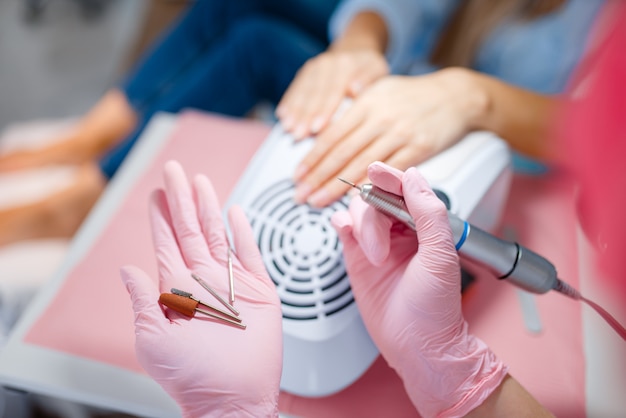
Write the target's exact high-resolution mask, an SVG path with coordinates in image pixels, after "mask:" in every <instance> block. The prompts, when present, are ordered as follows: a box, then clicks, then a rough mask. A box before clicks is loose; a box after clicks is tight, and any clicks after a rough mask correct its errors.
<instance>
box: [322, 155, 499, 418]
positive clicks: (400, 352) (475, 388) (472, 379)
mask: <svg viewBox="0 0 626 418" xmlns="http://www.w3.org/2000/svg"><path fill="white" fill-rule="evenodd" d="M368 175H369V178H370V180H371V181H372V183H373V184H374V185H375V186H377V187H379V188H381V189H384V190H386V191H388V192H391V193H394V194H397V195H401V196H402V195H404V199H405V202H406V205H407V208H408V211H409V212H410V214H411V215H412V217H413V219H414V222H415V227H416V231H413V230H411V229H410V228H408V227H407V226H406V225H405V224H403V223H401V222H399V221H397V220H394V219H392V218H391V217H389V216H387V215H385V214H383V213H382V212H379V211H377V210H375V209H374V208H373V207H371V206H369V205H367V204H366V203H364V202H363V201H362V200H361V198H360V197H358V196H356V197H354V198H353V199H352V202H351V203H350V210H349V212H345V211H344V212H337V213H335V214H334V215H333V218H332V223H333V225H334V226H335V228H336V229H337V231H338V233H339V236H340V238H341V241H342V242H343V245H344V255H345V261H346V265H347V270H348V275H349V277H350V280H351V285H352V291H353V292H354V297H355V300H356V302H357V305H358V307H359V311H360V312H361V315H362V317H363V321H364V323H365V326H366V327H367V330H368V332H369V333H370V335H371V336H372V339H373V340H374V342H375V343H376V345H377V346H378V348H379V350H380V352H381V354H382V355H383V357H384V358H385V360H386V361H387V362H388V363H389V365H390V366H391V367H392V368H393V369H395V370H396V372H397V373H398V374H399V376H400V377H401V378H402V380H403V382H404V386H405V388H406V390H407V393H408V394H409V397H410V398H411V401H412V402H413V404H414V405H415V407H416V408H417V409H418V411H419V412H420V413H421V414H422V415H423V416H425V417H432V416H446V417H451V416H464V415H466V414H467V413H468V412H470V411H472V410H473V409H474V408H476V407H477V406H479V405H480V404H482V403H483V402H484V401H485V399H487V398H488V397H489V396H490V394H491V393H492V392H493V391H494V390H496V389H497V388H498V387H499V386H500V385H501V383H502V382H503V380H504V379H505V377H506V376H507V367H506V366H505V365H504V364H503V363H502V362H501V361H500V360H499V359H498V358H496V356H495V355H494V353H493V352H491V350H490V349H489V347H487V346H486V345H485V344H484V343H483V342H482V341H481V340H480V339H478V338H476V337H474V336H473V335H471V334H469V332H468V327H467V323H466V322H465V319H464V318H463V314H462V311H461V288H460V286H461V278H460V267H459V259H458V255H457V252H456V250H455V247H454V243H453V240H452V232H451V230H450V224H449V221H448V215H447V211H446V208H445V206H444V204H443V203H442V202H441V201H440V200H439V199H438V198H437V196H436V195H435V194H434V193H433V191H432V190H431V188H430V186H429V185H428V184H427V182H426V181H425V179H424V178H422V177H421V175H420V174H419V173H418V172H417V170H416V169H415V168H411V169H409V170H407V171H406V173H403V172H401V171H399V170H395V169H392V168H390V167H389V166H387V165H384V164H382V163H374V164H372V165H370V167H369V170H368ZM416 232H417V239H416Z"/></svg>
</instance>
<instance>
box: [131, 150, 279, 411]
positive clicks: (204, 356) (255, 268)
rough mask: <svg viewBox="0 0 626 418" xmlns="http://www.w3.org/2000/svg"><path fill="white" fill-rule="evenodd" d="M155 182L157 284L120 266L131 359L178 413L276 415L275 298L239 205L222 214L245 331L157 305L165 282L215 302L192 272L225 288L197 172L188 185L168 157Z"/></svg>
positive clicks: (223, 240)
mask: <svg viewBox="0 0 626 418" xmlns="http://www.w3.org/2000/svg"><path fill="white" fill-rule="evenodd" d="M164 179H165V190H157V191H156V192H155V193H154V194H153V196H152V199H151V202H150V220H151V226H152V237H153V243H154V248H155V253H156V258H157V264H158V271H159V280H158V283H157V282H156V281H155V280H154V278H152V277H149V276H148V275H147V274H146V273H145V272H143V271H142V270H140V269H138V268H136V267H133V266H127V267H124V268H122V271H121V275H122V280H123V282H124V284H125V285H126V288H127V290H128V292H129V294H130V296H131V299H132V304H133V310H134V312H135V333H136V344H135V348H136V352H137V357H138V359H139V362H140V364H141V365H142V366H143V368H144V369H145V370H146V371H147V372H148V374H149V375H150V376H151V377H152V378H154V379H155V380H156V381H157V382H158V383H159V384H160V385H161V386H162V387H163V388H164V389H165V390H166V391H167V392H168V393H169V395H170V396H172V398H173V399H174V400H175V401H176V402H177V403H178V404H179V405H180V407H181V410H182V413H183V415H184V416H185V417H194V418H197V417H209V416H211V417H213V416H216V417H217V416H219V417H229V416H233V417H234V416H236V417H261V416H263V417H269V416H278V394H279V382H280V376H281V371H282V314H281V308H280V301H279V298H278V295H277V294H276V290H275V286H274V284H273V283H272V281H271V280H270V278H269V276H268V274H267V272H266V270H265V266H264V265H263V262H262V260H261V256H260V253H259V250H258V248H257V246H256V243H255V241H254V238H253V236H252V231H251V230H250V226H249V224H248V221H247V219H246V217H245V214H244V213H243V211H242V210H241V209H240V208H239V207H233V208H231V209H230V210H229V213H228V220H229V224H230V226H231V231H232V237H233V241H234V243H233V244H234V251H233V256H232V268H233V275H234V280H235V286H234V287H235V290H236V294H237V297H236V302H235V303H236V307H237V311H238V312H239V315H238V317H239V318H241V321H242V323H244V324H245V328H244V327H238V326H234V325H233V324H232V323H228V322H226V321H223V320H220V319H216V318H214V317H212V316H207V315H194V316H193V317H191V318H190V317H189V316H190V315H187V316H186V315H183V314H181V313H179V312H176V311H175V310H172V309H169V308H165V307H164V306H161V305H160V304H159V297H160V295H161V294H162V293H168V292H170V290H171V289H172V288H174V289H180V290H182V291H183V292H179V293H183V294H184V292H188V293H191V294H193V296H194V297H198V298H200V299H201V300H202V301H203V302H206V303H207V304H209V303H210V304H211V305H215V306H220V307H221V306H222V305H221V304H220V302H219V301H218V300H217V299H216V298H214V296H212V295H211V294H210V293H209V292H207V290H205V288H203V287H202V286H201V285H200V284H199V283H198V282H197V281H196V280H194V279H193V278H192V277H191V274H192V273H193V274H195V275H196V276H197V277H200V278H202V280H203V281H204V282H205V283H206V284H207V285H209V286H210V287H211V288H212V289H214V290H215V292H216V293H217V294H220V295H222V297H223V298H224V299H228V297H227V295H229V271H228V253H229V243H228V239H227V235H226V229H225V227H224V225H223V223H222V220H221V211H220V205H219V202H218V199H217V196H216V195H215V191H214V190H213V187H212V185H211V183H210V182H209V180H208V179H207V178H206V177H205V176H197V177H195V178H194V180H193V183H192V185H190V184H189V182H188V180H187V178H186V176H185V173H184V172H183V169H182V167H181V166H180V165H179V164H178V163H176V162H173V161H172V162H168V163H167V164H166V165H165V175H164ZM190 302H191V304H192V305H193V306H194V307H195V306H196V304H197V302H196V301H194V300H190ZM198 307H199V308H202V307H203V306H202V305H198ZM192 310H193V309H192Z"/></svg>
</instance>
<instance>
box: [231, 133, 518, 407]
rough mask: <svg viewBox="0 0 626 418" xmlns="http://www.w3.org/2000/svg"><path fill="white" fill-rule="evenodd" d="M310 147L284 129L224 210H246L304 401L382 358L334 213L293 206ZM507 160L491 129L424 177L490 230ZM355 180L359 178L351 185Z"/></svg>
mask: <svg viewBox="0 0 626 418" xmlns="http://www.w3.org/2000/svg"><path fill="white" fill-rule="evenodd" d="M312 145H313V140H312V139H307V140H305V141H301V142H294V140H293V138H292V137H291V136H290V135H287V134H285V133H284V132H283V131H282V129H281V128H280V126H279V125H277V126H276V127H275V128H274V129H273V130H272V131H271V132H270V134H269V136H268V138H267V139H266V140H265V142H264V143H263V144H262V146H261V147H260V148H259V150H258V151H257V153H256V154H255V156H254V157H253V159H252V161H251V162H250V164H249V166H248V167H247V169H246V171H245V172H244V173H243V175H242V177H241V178H240V179H239V181H238V182H237V185H236V186H235V188H234V190H233V192H232V194H231V196H230V198H229V200H228V202H226V205H225V207H226V208H227V207H229V206H231V205H232V204H238V205H240V206H241V207H242V208H243V209H244V211H245V212H246V214H247V216H248V219H249V220H250V223H251V225H252V230H253V233H254V235H255V237H256V239H257V243H258V245H259V248H260V250H261V254H262V256H263V259H264V262H265V266H266V267H267V270H268V272H269V275H270V277H271V278H272V280H273V281H274V283H275V284H276V288H277V291H278V295H279V297H280V300H281V302H282V312H283V344H284V345H283V352H284V356H283V374H282V377H281V389H282V390H285V391H287V392H290V393H293V394H296V395H300V396H307V397H319V396H326V395H330V394H333V393H335V392H338V391H339V390H341V389H343V388H345V387H347V386H348V385H350V384H351V383H353V382H354V381H355V380H357V379H358V378H359V377H360V376H361V375H362V374H363V373H364V372H365V371H366V370H367V369H368V367H369V366H370V365H371V364H372V363H373V361H374V360H375V359H376V357H377V356H378V350H377V348H376V347H375V346H374V343H373V342H372V340H371V339H370V337H369V335H368V333H367V331H366V329H365V326H364V325H363V323H362V321H361V318H360V315H359V312H358V310H357V307H356V304H355V302H354V298H353V295H352V292H351V289H350V284H349V280H348V276H347V274H346V269H345V266H344V263H343V257H342V252H341V251H342V246H341V242H340V241H339V239H338V237H337V234H336V232H335V230H334V229H333V227H332V225H331V224H330V216H331V214H332V213H333V212H334V211H336V210H340V209H345V208H347V205H348V198H347V197H345V198H344V199H343V200H341V201H338V202H336V203H334V204H332V205H331V206H329V207H327V208H324V209H316V208H312V207H310V206H308V205H296V204H295V203H294V201H293V194H294V184H293V183H292V181H291V178H292V174H293V172H294V170H295V168H296V166H297V164H298V162H299V161H300V160H301V159H302V158H303V157H304V155H305V154H306V152H307V151H308V150H309V149H310V148H311V146H312ZM509 167H510V156H509V152H508V148H507V146H506V145H505V144H504V142H503V141H502V140H500V139H498V138H497V137H495V136H494V135H492V134H490V133H486V132H477V133H472V134H470V135H468V136H467V137H466V138H464V139H463V140H462V141H461V142H460V143H459V144H457V145H455V146H454V147H453V148H451V149H449V150H447V151H445V152H444V153H442V154H440V155H438V156H436V157H434V158H433V159H431V160H429V161H428V162H426V163H424V164H422V165H421V166H420V168H421V169H422V173H423V174H424V175H425V176H426V178H427V179H428V180H429V182H430V184H431V185H432V186H433V187H434V188H436V189H438V191H439V194H440V197H441V198H442V199H444V200H447V202H448V204H449V208H450V210H451V211H453V212H454V213H455V214H457V215H458V216H460V217H461V218H464V219H467V220H469V221H471V222H472V223H474V224H475V225H477V226H479V227H482V228H483V229H485V230H490V229H491V228H493V226H495V224H496V222H497V221H498V219H499V215H500V212H501V209H502V206H503V202H504V200H505V197H506V195H507V193H508V186H509V183H510V168H509ZM350 180H352V179H350Z"/></svg>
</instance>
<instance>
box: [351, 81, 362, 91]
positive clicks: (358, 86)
mask: <svg viewBox="0 0 626 418" xmlns="http://www.w3.org/2000/svg"><path fill="white" fill-rule="evenodd" d="M350 90H351V91H352V93H353V94H359V93H360V92H361V90H363V83H361V82H360V81H354V82H353V83H352V84H350Z"/></svg>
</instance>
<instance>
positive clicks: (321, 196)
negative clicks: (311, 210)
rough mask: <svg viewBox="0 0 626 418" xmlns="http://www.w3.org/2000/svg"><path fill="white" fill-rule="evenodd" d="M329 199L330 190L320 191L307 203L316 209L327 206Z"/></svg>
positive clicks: (310, 197)
mask: <svg viewBox="0 0 626 418" xmlns="http://www.w3.org/2000/svg"><path fill="white" fill-rule="evenodd" d="M328 197H329V194H328V190H326V189H320V190H318V191H316V192H315V193H313V194H312V195H311V196H309V198H308V199H307V203H308V204H309V205H311V206H315V207H321V206H326V204H327V202H328Z"/></svg>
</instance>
